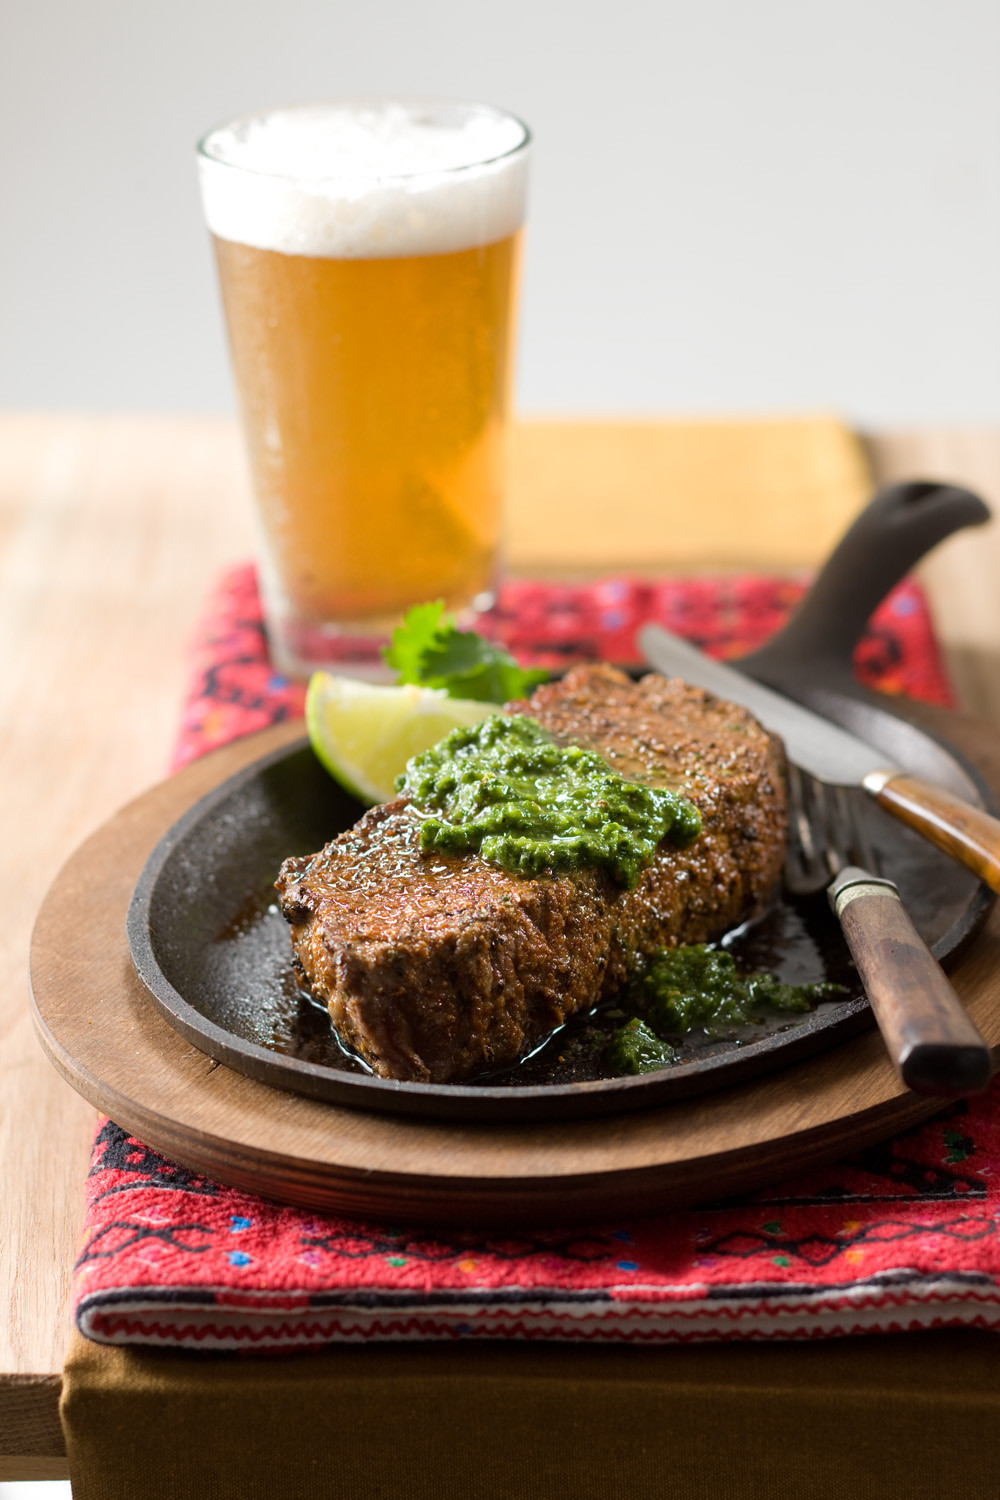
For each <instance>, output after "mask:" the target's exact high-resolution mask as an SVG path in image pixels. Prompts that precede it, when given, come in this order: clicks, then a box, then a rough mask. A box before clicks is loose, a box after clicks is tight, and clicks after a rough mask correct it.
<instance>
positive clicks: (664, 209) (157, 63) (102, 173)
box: [0, 0, 1000, 423]
mask: <svg viewBox="0 0 1000 1500" xmlns="http://www.w3.org/2000/svg"><path fill="white" fill-rule="evenodd" d="M379 92H384V93H393V92H395V93H403V94H425V95H426V94H431V95H434V94H438V95H443V96H449V97H463V96H464V97H472V96H475V97H480V98H484V99H487V100H491V101H494V102H496V103H499V104H504V105H506V106H508V107H509V108H511V109H513V110H514V111H516V112H517V113H519V114H521V115H523V116H524V117H525V118H526V119H527V120H528V121H529V122H530V123H531V124H532V126H533V127H534V129H535V132H536V136H537V142H538V151H537V158H536V164H535V176H534V182H533V191H532V207H531V228H530V237H529V242H528V250H527V265H526V287H525V304H524V319H523V325H522V326H523V338H522V344H521V361H520V404H521V406H522V408H523V409H527V410H533V411H548V412H609V413H611V412H621V411H630V412H663V411H671V412H682V413H700V412H737V413H752V412H757V411H765V410H784V411H796V410H810V409H816V408H833V409H837V410H840V411H841V412H843V413H844V414H845V415H847V416H849V417H851V418H854V419H855V420H858V421H862V422H868V423H893V422H907V421H928V420H935V419H940V420H946V421H982V420H986V421H990V420H997V419H1000V293H998V290H997V286H998V273H1000V6H998V5H997V4H996V0H948V3H947V4H944V3H942V0H836V3H835V0H686V3H681V0H661V3H652V0H503V3H502V4H499V3H493V4H490V5H487V4H485V3H483V0H280V3H279V0H170V3H169V4H153V3H151V0H32V3H30V4H28V3H22V4H18V3H16V0H0V215H2V229H0V405H6V406H34V407H76V408H90V409H100V408H104V409H108V408H140V409H141V408H145V409H156V408H159V409H166V410H171V409H172V410H202V411H220V410H226V409H228V408H229V407H230V405H231V399H232V398H231V389H230V382H229V372H228V367H227V363H226V354H225V346H224V342H223V337H222V331H221V320H220V316H219V311H218V307H217V303H216V294H215V286H214V280H213V270H212V265H211V261H210V258H209V253H208V246H207V241H206V237H205V233H204V231H203V229H202V226H201V220H200V211H199V205H198V199H197V195H196V189H195V173H194V161H193V154H192V148H193V143H194V140H195V138H196V137H197V136H198V135H199V134H200V133H201V132H202V131H203V130H204V129H205V128H206V127H207V126H209V125H211V124H213V123H215V122H217V121H219V120H220V119H222V118H224V117H226V116H228V115H231V114H235V113H240V112H244V111H246V110H249V109H255V108H257V107H260V106H264V105H268V104H275V103H277V104H281V103H288V102H293V101H298V100H307V99H314V98H324V97H333V96H337V95H350V94H364V93H379Z"/></svg>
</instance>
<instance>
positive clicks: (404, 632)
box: [382, 599, 548, 703]
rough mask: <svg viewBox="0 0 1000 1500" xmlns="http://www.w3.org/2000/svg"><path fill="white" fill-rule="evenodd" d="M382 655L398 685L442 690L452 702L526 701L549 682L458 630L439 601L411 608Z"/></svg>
mask: <svg viewBox="0 0 1000 1500" xmlns="http://www.w3.org/2000/svg"><path fill="white" fill-rule="evenodd" d="M382 654H383V656H384V657H385V660H386V662H387V663H388V665H389V666H390V667H394V668H395V669H396V671H397V672H398V673H399V676H398V679H397V681H398V682H399V683H406V682H415V683H417V684H418V685H419V686H420V687H434V688H444V689H445V691H446V692H447V694H448V696H449V697H450V698H475V699H477V700H478V701H480V702H483V703H506V702H508V701H509V700H510V699H511V698H524V697H526V696H527V695H528V694H529V693H530V692H531V691H532V689H533V688H535V687H537V686H538V684H539V683H540V682H545V681H546V679H547V677H548V673H547V672H544V671H539V670H535V671H524V670H522V668H521V667H519V666H518V664H517V662H516V661H515V660H514V658H513V657H512V656H511V655H510V653H509V652H507V651H505V650H504V649H503V647H502V646H497V645H495V644H494V642H493V641H487V640H485V639H484V638H483V637H482V636H481V635H477V634H476V633H475V631H473V630H458V629H457V628H456V625H455V621H454V618H453V616H451V615H446V614H445V612H444V601H443V600H442V599H435V600H434V601H433V602H432V603H430V604H415V605H414V606H413V608H412V609H411V610H409V611H408V612H407V614H406V615H405V616H404V618H403V623H402V625H400V626H399V628H398V629H397V630H396V631H394V633H393V637H392V644H391V645H390V646H387V647H386V648H385V650H384V651H383V653H382Z"/></svg>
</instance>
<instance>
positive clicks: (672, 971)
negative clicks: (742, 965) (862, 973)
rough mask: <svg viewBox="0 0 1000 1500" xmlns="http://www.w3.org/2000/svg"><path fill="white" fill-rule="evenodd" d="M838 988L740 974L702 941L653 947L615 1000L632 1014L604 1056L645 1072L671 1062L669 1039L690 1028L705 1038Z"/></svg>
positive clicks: (805, 1004)
mask: <svg viewBox="0 0 1000 1500" xmlns="http://www.w3.org/2000/svg"><path fill="white" fill-rule="evenodd" d="M845 993H846V991H845V989H844V986H843V985H840V984H828V983H825V982H824V983H820V984H784V983H783V982H782V981H781V980H780V979H778V978H777V977H776V975H774V974H740V973H739V972H738V971H737V968H736V963H735V961H734V959H733V957H732V954H730V953H726V952H725V951H723V950H720V949H716V948H710V947H709V946H708V945H707V944H705V943H691V944H688V945H687V946H686V947H682V948H661V949H659V950H658V951H657V952H656V953H655V954H653V956H652V957H651V958H649V959H646V960H645V961H644V962H643V963H642V964H641V965H640V967H639V968H638V969H637V971H636V972H635V974H634V975H633V977H632V979H631V980H630V982H629V984H628V986H627V987H626V990H625V992H624V994H623V995H622V996H621V997H620V998H619V1004H620V1005H622V1006H623V1007H624V1008H626V1009H629V1010H635V1011H636V1012H637V1014H636V1015H635V1016H634V1017H633V1019H632V1020H630V1021H629V1022H628V1023H627V1024H626V1025H625V1026H623V1027H621V1029H620V1030H619V1031H617V1032H616V1033H615V1035H614V1036H613V1037H612V1039H611V1042H610V1044H609V1046H608V1049H607V1052H606V1054H605V1056H606V1058H607V1061H608V1063H609V1064H610V1065H611V1066H613V1067H614V1068H615V1069H616V1070H617V1071H619V1072H623V1073H649V1072H651V1071H653V1070H654V1069H656V1068H664V1067H670V1066H671V1064H672V1063H673V1062H674V1061H675V1055H674V1053H673V1048H672V1047H671V1046H670V1040H669V1039H670V1038H673V1039H674V1040H675V1041H676V1040H679V1039H680V1038H681V1037H683V1036H684V1035H685V1034H686V1033H687V1032H690V1031H704V1032H706V1033H707V1034H708V1035H709V1036H713V1035H714V1034H716V1033H717V1032H720V1031H724V1030H726V1029H727V1028H729V1027H732V1026H745V1025H748V1024H750V1023H751V1022H755V1021H761V1020H763V1019H764V1017H765V1016H766V1014H767V1012H768V1011H799V1012H801V1011H809V1010H812V1008H813V1006H814V1005H815V1004H816V1002H817V1001H818V1000H828V999H832V998H833V997H834V996H837V995H843V994H845ZM657 1046H659V1047H660V1048H661V1051H660V1053H659V1054H657V1051H656V1048H657Z"/></svg>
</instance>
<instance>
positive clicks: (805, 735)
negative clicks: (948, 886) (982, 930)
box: [639, 625, 1000, 893]
mask: <svg viewBox="0 0 1000 1500" xmlns="http://www.w3.org/2000/svg"><path fill="white" fill-rule="evenodd" d="M639 646H640V648H641V650H642V652H643V654H644V656H645V657H646V660H647V661H649V662H650V663H651V665H652V666H654V667H655V668H656V669H657V671H659V672H664V673H666V674H667V675H669V676H671V677H683V678H684V680H685V681H686V682H691V683H694V684H695V686H697V687H702V688H707V689H708V691H709V692H711V693H715V694H716V696H717V697H719V698H726V699H728V700H729V701H730V702H732V703H739V704H740V705H741V706H742V707H743V708H748V709H749V710H750V712H751V713H752V714H753V715H754V717H755V718H756V719H757V720H758V721H759V722H760V723H761V724H762V725H763V726H764V728H765V729H767V730H770V731H772V732H773V733H774V734H779V735H780V736H781V738H782V739H783V740H784V742H785V749H786V751H787V752H788V758H789V760H792V761H794V762H795V764H796V765H799V766H801V767H802V769H803V770H804V771H808V772H809V774H810V775H811V776H815V777H816V779H817V781H825V782H826V783H827V784H828V785H831V786H857V787H862V788H863V789H864V791H866V792H867V793H868V795H869V796H870V797H872V798H873V799H874V800H875V801H876V802H877V803H878V805H879V806H880V807H882V808H884V809H885V811H886V812H888V813H891V814H892V816H893V817H894V818H898V819H899V821H900V822H901V823H905V824H906V825H907V827H908V828H912V829H914V830H915V831H916V832H917V833H919V834H922V835H923V837H924V838H926V839H929V841H930V842H931V843H932V844H936V845H937V847H938V848H939V849H942V850H943V851H944V852H945V854H948V855H950V856H951V857H952V859H957V860H958V861H959V862H960V863H961V864H963V865H967V866H968V868H969V869H970V870H972V871H973V872H974V873H975V874H976V875H978V876H979V878H980V880H983V881H985V882H986V884H987V885H988V886H989V887H990V889H991V890H994V891H997V892H998V893H1000V819H997V818H994V817H991V816H990V814H989V813H986V812H983V811H982V809H981V808H978V807H973V806H972V804H971V803H969V802H963V801H962V799H961V798H960V797H956V796H954V795H953V793H951V792H946V791H945V790H944V789H943V788H942V787H939V786H935V785H934V784H933V783H932V782H929V781H924V780H922V779H921V778H920V777H918V776H910V775H909V774H908V773H907V772H906V771H903V770H902V769H901V768H900V767H899V766H894V765H892V764H891V763H890V762H888V761H887V759H886V756H885V753H884V752H883V751H880V750H876V749H875V748H874V746H873V745H869V744H867V743H866V742H865V741H864V740H862V739H859V738H858V737H857V735H853V734H850V733H849V732H848V731H847V730H846V729H842V728H841V727H840V725H839V724H834V723H833V721H832V720H831V719H824V718H823V717H822V716H821V715H820V714H816V713H813V711H812V710H811V709H809V708H804V707H803V706H802V704H801V703H795V702H793V701H792V699H791V698H786V697H784V696H783V695H782V694H781V693H776V692H775V691H774V690H773V689H772V688H769V687H765V686H764V685H763V683H760V682H755V681H753V679H752V678H750V677H746V676H745V675H744V674H743V673H742V672H739V671H737V670H736V668H735V667H731V666H727V665H725V664H724V663H723V662H720V661H715V660H713V658H712V657H709V656H706V655H705V654H704V652H702V651H699V650H698V648H697V646H692V645H691V643H690V642H689V641H685V640H682V639H681V638H680V636H676V635H671V634H670V632H669V631H667V630H664V629H663V628H662V627H661V626H659V625H646V626H644V627H643V629H642V630H641V631H640V632H639Z"/></svg>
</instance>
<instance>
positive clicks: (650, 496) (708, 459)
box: [506, 416, 871, 576]
mask: <svg viewBox="0 0 1000 1500" xmlns="http://www.w3.org/2000/svg"><path fill="white" fill-rule="evenodd" d="M870 490H871V476H870V473H869V469H868V464H867V462H866V459H865V454H864V450H863V448H862V445H861V443H860V441H859V440H858V438H857V437H856V436H855V435H854V434H853V433H852V432H850V431H849V430H848V429H847V428H846V427H844V426H843V424H842V423H840V422H838V421H835V420H834V419H833V418H832V417H825V416H816V417H791V418H786V419H776V418H767V419H761V420H753V421H750V420H747V421H685V422H679V421H610V420H608V421H603V420H602V421H593V420H589V419H586V420H585V419H577V420H574V421H542V420H524V421H521V422H518V423H516V424H515V426H514V431H513V435H512V442H511V455H510V480H509V486H508V499H507V549H506V559H507V568H508V569H509V571H510V572H512V573H544V574H546V575H548V576H551V575H553V574H574V573H576V574H581V573H583V574H585V573H588V572H594V571H600V572H607V571H609V570H612V569H615V568H619V567H621V568H627V569H628V570H629V571H631V572H634V571H636V570H640V571H648V572H662V571H673V572H676V571H678V570H683V569H685V568H702V567H721V568H728V567H739V568H750V569H753V568H763V569H769V570H778V571H784V570H786V569H795V568H801V567H810V566H814V565H815V564H816V563H818V562H820V561H821V560H822V558H823V557H824V556H825V555H826V554H827V553H828V552H829V550H830V549H831V547H832V546H833V545H834V543H835V542H836V541H837V539H838V537H839V536H840V534H841V532H843V531H844V529H845V528H846V527H847V525H848V523H849V522H850V521H851V520H852V519H853V517H854V516H855V515H856V514H857V512H858V511H859V510H860V509H861V507H862V505H863V504H864V503H865V501H866V500H867V499H868V497H869V494H870Z"/></svg>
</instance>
